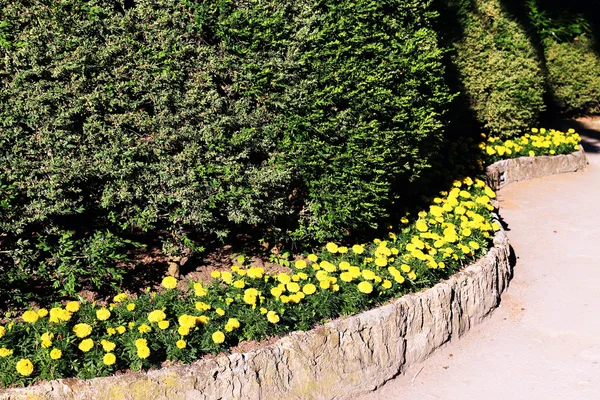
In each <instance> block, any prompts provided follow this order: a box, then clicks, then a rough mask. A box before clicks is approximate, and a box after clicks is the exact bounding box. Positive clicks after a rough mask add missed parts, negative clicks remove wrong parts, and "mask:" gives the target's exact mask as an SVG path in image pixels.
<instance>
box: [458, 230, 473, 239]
mask: <svg viewBox="0 0 600 400" xmlns="http://www.w3.org/2000/svg"><path fill="white" fill-rule="evenodd" d="M460 233H461V234H462V235H463V236H465V237H468V236H471V233H472V232H471V230H470V229H469V228H465V229H463V230H462V231H461V232H460Z"/></svg>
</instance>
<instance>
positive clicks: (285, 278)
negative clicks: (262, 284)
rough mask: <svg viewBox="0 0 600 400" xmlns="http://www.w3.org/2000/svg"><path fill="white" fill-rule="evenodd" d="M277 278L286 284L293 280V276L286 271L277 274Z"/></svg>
mask: <svg viewBox="0 0 600 400" xmlns="http://www.w3.org/2000/svg"><path fill="white" fill-rule="evenodd" d="M277 280H278V281H279V282H281V283H283V284H286V283H290V282H291V281H292V278H291V277H290V276H289V275H288V274H286V273H285V272H282V273H280V274H277Z"/></svg>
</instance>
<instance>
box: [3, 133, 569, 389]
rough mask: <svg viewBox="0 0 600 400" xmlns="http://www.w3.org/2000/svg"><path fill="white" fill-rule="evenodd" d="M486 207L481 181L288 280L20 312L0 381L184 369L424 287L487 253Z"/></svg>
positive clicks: (168, 283) (172, 284) (309, 263)
mask: <svg viewBox="0 0 600 400" xmlns="http://www.w3.org/2000/svg"><path fill="white" fill-rule="evenodd" d="M505 145H506V142H505ZM556 147H557V149H558V146H556ZM555 151H556V149H555ZM494 197H495V194H494V192H493V191H492V190H491V189H490V188H489V187H487V186H486V185H485V183H484V182H483V181H482V180H480V179H471V178H465V179H464V180H462V181H455V182H454V184H453V187H452V188H451V189H450V190H449V191H447V192H442V193H440V195H439V196H438V197H436V198H434V199H433V201H432V204H431V206H430V207H429V209H428V210H427V211H421V212H420V213H419V215H418V218H417V219H416V220H415V221H413V222H412V223H409V220H408V219H407V218H403V219H402V224H403V225H404V228H403V229H401V230H400V232H399V233H396V234H394V233H392V232H390V234H389V238H386V240H375V241H374V242H373V243H371V244H368V245H359V244H356V245H353V246H348V247H345V246H338V245H336V244H334V243H329V244H327V245H326V246H325V249H324V251H323V252H322V253H320V254H318V255H315V254H310V255H308V256H307V257H306V258H302V259H297V260H296V261H295V262H294V263H293V265H292V266H291V268H290V271H289V272H287V273H286V272H282V273H279V274H277V275H268V274H265V272H264V270H263V269H262V268H258V267H253V266H246V265H245V260H244V259H243V258H239V259H238V260H237V264H236V265H234V266H233V267H232V268H231V270H230V271H226V272H214V273H213V278H214V280H213V281H212V282H211V283H210V284H203V283H200V282H190V284H189V290H187V291H181V290H178V289H176V286H177V280H176V279H175V278H172V277H166V278H165V279H164V280H163V283H162V285H163V286H164V290H163V291H161V292H159V293H149V294H146V295H143V296H139V297H137V298H128V296H127V295H125V294H120V295H117V296H115V298H114V299H113V302H112V303H111V304H108V305H106V306H99V305H96V304H92V303H80V302H75V301H73V302H69V303H67V304H64V305H58V304H57V305H55V307H53V308H51V309H50V310H46V309H39V310H30V311H26V312H25V313H23V314H22V315H21V316H20V318H16V319H14V320H12V321H6V322H7V323H6V324H5V325H4V326H0V380H1V382H2V385H3V386H8V385H14V384H18V385H27V384H30V383H32V382H34V381H36V380H43V379H54V378H59V377H67V376H78V377H81V378H90V377H95V376H104V375H109V374H111V373H113V372H115V371H117V370H126V369H132V370H139V369H141V368H150V367H159V366H161V365H163V363H164V362H165V361H166V360H169V361H181V362H190V361H192V360H194V359H197V358H199V357H200V356H201V355H202V354H204V353H207V352H218V351H222V350H225V349H226V348H227V347H228V346H230V345H234V344H236V343H237V342H238V341H240V340H244V339H261V338H264V337H267V336H270V335H277V334H282V333H285V332H289V331H292V330H306V329H310V328H311V327H312V326H313V325H314V324H315V323H318V322H321V321H323V320H325V319H328V318H334V317H337V316H339V315H348V314H352V313H355V312H357V311H360V310H363V309H366V308H369V307H371V306H373V305H375V304H378V303H381V302H383V301H386V300H387V299H390V298H393V297H397V296H400V295H402V294H405V293H408V292H410V291H415V290H419V289H421V288H423V287H427V286H430V285H431V284H433V283H435V282H437V281H439V280H440V279H443V278H445V277H448V276H449V275H450V274H452V273H454V272H456V271H458V270H459V269H460V268H461V267H463V266H464V265H467V264H469V263H471V262H472V261H473V260H474V259H475V258H478V257H480V256H481V255H483V254H485V252H486V251H487V249H488V248H489V245H490V237H491V233H492V231H493V230H494V229H497V228H498V227H497V226H495V224H496V223H495V222H493V219H492V211H493V209H494V207H493V206H492V205H491V199H492V198H494Z"/></svg>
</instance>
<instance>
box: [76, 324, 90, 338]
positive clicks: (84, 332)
mask: <svg viewBox="0 0 600 400" xmlns="http://www.w3.org/2000/svg"><path fill="white" fill-rule="evenodd" d="M73 333H74V334H75V336H77V337H78V338H84V337H87V336H89V335H90V334H91V333H92V327H91V326H89V325H88V324H77V325H75V326H74V327H73Z"/></svg>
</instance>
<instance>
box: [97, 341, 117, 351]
mask: <svg viewBox="0 0 600 400" xmlns="http://www.w3.org/2000/svg"><path fill="white" fill-rule="evenodd" d="M100 344H101V345H102V348H103V349H104V351H113V350H114V349H115V347H116V346H117V345H116V344H114V343H113V342H109V341H108V340H104V339H102V340H101V341H100Z"/></svg>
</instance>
